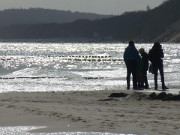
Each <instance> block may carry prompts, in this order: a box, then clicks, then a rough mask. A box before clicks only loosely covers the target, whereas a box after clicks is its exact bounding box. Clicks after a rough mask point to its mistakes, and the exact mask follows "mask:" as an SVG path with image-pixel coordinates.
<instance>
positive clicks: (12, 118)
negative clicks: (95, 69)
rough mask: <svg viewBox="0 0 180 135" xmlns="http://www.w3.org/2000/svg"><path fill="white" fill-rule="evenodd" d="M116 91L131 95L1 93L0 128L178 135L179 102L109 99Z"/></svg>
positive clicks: (179, 125) (90, 92) (45, 131)
mask: <svg viewBox="0 0 180 135" xmlns="http://www.w3.org/2000/svg"><path fill="white" fill-rule="evenodd" d="M118 92H123V93H127V94H129V95H131V94H132V93H134V92H133V91H122V90H121V91H118V90H116V91H109V90H108V91H76V92H31V93H28V92H9V93H1V94H0V116H1V117H0V127H9V126H46V127H47V128H42V129H38V130H34V131H31V132H33V133H49V132H78V131H80V132H108V133H124V134H138V135H145V134H147V135H179V133H180V112H179V110H180V102H179V101H162V100H149V99H147V98H142V99H141V100H137V99H136V98H132V97H130V98H127V97H121V98H119V97H116V98H115V97H109V95H111V94H112V93H118ZM147 95H148V93H147Z"/></svg>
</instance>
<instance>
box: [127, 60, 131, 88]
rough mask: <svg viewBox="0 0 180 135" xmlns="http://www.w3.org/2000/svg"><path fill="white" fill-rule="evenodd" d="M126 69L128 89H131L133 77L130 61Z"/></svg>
mask: <svg viewBox="0 0 180 135" xmlns="http://www.w3.org/2000/svg"><path fill="white" fill-rule="evenodd" d="M126 68H127V77H126V80H127V89H130V80H131V79H130V77H131V73H132V68H131V62H130V61H126Z"/></svg>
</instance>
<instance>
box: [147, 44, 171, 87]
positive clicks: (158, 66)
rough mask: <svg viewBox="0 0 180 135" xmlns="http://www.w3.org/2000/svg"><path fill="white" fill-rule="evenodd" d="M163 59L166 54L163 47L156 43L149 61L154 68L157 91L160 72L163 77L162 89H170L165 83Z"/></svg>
mask: <svg viewBox="0 0 180 135" xmlns="http://www.w3.org/2000/svg"><path fill="white" fill-rule="evenodd" d="M163 58H164V53H163V49H162V46H161V45H160V43H159V42H156V43H154V45H153V47H152V49H151V50H150V51H149V60H150V61H151V63H152V67H153V74H154V84H155V90H157V89H158V83H157V77H158V70H159V72H160V75H161V82H162V89H163V90H166V89H168V88H167V87H166V85H165V83H164V69H163Z"/></svg>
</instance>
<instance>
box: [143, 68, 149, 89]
mask: <svg viewBox="0 0 180 135" xmlns="http://www.w3.org/2000/svg"><path fill="white" fill-rule="evenodd" d="M144 84H145V85H144ZM143 85H144V87H145V89H149V83H148V79H147V71H144V72H143Z"/></svg>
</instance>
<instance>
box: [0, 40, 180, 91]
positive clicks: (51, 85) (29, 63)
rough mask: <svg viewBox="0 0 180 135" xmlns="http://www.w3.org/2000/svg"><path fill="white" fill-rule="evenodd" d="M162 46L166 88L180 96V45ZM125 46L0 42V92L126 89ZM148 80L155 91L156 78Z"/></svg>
mask: <svg viewBox="0 0 180 135" xmlns="http://www.w3.org/2000/svg"><path fill="white" fill-rule="evenodd" d="M162 45H163V49H164V53H165V58H164V71H165V81H166V85H167V86H168V87H169V88H170V90H169V92H171V93H179V90H178V89H179V87H180V44H162ZM126 46H127V44H124V43H15V42H14V43H7V42H6V43H0V48H1V49H0V66H1V67H0V92H11V91H18V92H21V91H28V92H35V91H82V90H83V91H84V90H85V91H86V90H88V91H89V90H122V89H126V67H125V64H124V61H123V52H124V49H125V47H126ZM136 47H137V49H140V48H141V47H143V48H145V50H146V51H147V52H148V51H149V49H150V48H151V47H152V44H136ZM148 79H149V83H150V87H151V90H153V87H154V82H153V75H152V74H150V73H148ZM159 84H161V82H160V77H159ZM159 88H161V85H159Z"/></svg>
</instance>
